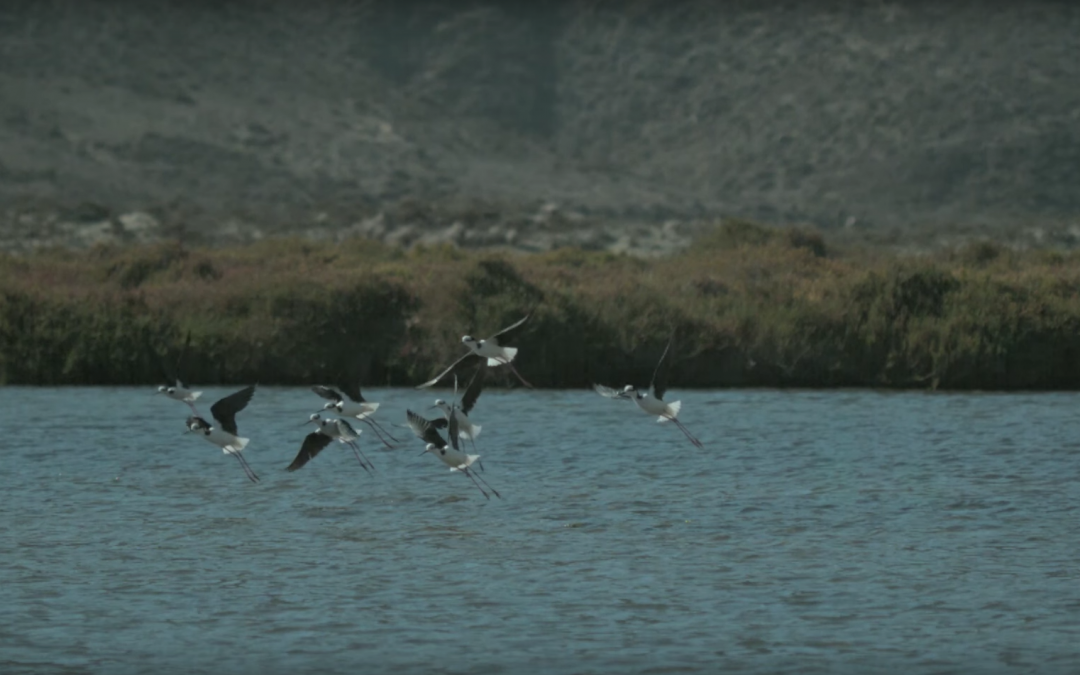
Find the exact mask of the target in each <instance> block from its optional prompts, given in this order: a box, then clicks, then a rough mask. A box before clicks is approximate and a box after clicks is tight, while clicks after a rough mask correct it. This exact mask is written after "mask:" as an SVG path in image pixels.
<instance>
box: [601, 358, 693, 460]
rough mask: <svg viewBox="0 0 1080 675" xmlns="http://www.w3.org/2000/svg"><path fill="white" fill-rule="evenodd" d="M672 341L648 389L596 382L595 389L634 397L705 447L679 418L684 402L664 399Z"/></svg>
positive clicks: (646, 409)
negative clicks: (618, 388) (667, 360)
mask: <svg viewBox="0 0 1080 675" xmlns="http://www.w3.org/2000/svg"><path fill="white" fill-rule="evenodd" d="M672 341H673V338H672V339H669V340H668V343H667V347H665V348H664V353H663V354H661V355H660V361H659V363H657V364H656V370H654V371H653V377H652V382H651V383H650V384H649V388H648V389H647V390H645V391H641V390H640V389H638V388H637V387H635V386H634V385H632V384H628V385H626V386H625V387H623V389H622V391H621V392H620V391H618V390H616V389H612V388H610V387H605V386H604V385H600V384H594V385H593V389H595V390H596V392H597V393H598V394H600V395H601V396H604V397H606V398H612V399H624V398H629V399H633V401H634V402H635V403H637V405H638V407H639V408H641V409H642V410H643V411H644V412H646V413H648V414H650V415H656V421H657V422H660V423H663V422H674V423H675V426H677V427H679V429H680V430H682V432H683V433H684V434H686V437H687V438H688V439H689V440H690V442H691V443H693V444H694V445H695V446H696V447H699V448H703V447H704V446H703V445H702V444H701V441H699V440H698V439H697V438H695V437H694V435H693V434H691V433H690V430H689V429H687V428H686V427H685V426H684V425H683V423H682V422H680V421H679V419H678V416H679V410H681V409H682V402H681V401H672V402H671V403H667V402H665V401H664V393H665V392H667V366H666V363H665V360H666V358H667V355H668V351H670V350H671V343H672Z"/></svg>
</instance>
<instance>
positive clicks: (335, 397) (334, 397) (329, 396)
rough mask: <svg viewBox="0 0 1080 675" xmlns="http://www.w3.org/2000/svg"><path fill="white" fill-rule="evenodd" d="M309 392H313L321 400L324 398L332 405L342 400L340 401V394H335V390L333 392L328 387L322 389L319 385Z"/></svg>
mask: <svg viewBox="0 0 1080 675" xmlns="http://www.w3.org/2000/svg"><path fill="white" fill-rule="evenodd" d="M311 391H313V392H315V393H316V394H318V395H319V396H322V397H323V398H325V399H326V400H328V401H333V402H334V403H337V402H338V401H340V400H342V399H341V394H339V393H337V391H336V390H334V389H332V388H330V387H324V386H323V385H321V384H320V385H316V386H314V387H312V388H311Z"/></svg>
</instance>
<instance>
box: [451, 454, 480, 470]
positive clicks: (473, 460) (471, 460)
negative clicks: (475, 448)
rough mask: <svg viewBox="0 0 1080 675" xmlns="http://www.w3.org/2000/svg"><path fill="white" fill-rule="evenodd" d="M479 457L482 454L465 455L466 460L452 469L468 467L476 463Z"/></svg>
mask: <svg viewBox="0 0 1080 675" xmlns="http://www.w3.org/2000/svg"><path fill="white" fill-rule="evenodd" d="M478 459H480V455H465V461H464V462H462V463H461V464H458V465H457V466H455V467H453V468H451V469H450V470H451V471H461V470H462V469H467V468H469V467H470V466H472V465H473V464H475V463H476V460H478Z"/></svg>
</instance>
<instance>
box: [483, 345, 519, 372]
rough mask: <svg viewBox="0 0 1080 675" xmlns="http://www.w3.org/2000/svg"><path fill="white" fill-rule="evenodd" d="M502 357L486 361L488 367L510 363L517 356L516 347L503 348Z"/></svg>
mask: <svg viewBox="0 0 1080 675" xmlns="http://www.w3.org/2000/svg"><path fill="white" fill-rule="evenodd" d="M502 350H503V355H502V356H501V357H499V358H497V359H488V367H489V368H494V367H495V366H501V365H502V364H504V363H510V362H511V361H513V360H514V357H515V356H517V347H503V348H502Z"/></svg>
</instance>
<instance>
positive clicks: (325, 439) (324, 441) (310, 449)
mask: <svg viewBox="0 0 1080 675" xmlns="http://www.w3.org/2000/svg"><path fill="white" fill-rule="evenodd" d="M332 440H334V439H332V438H330V437H329V436H327V435H326V434H324V433H321V432H318V431H312V432H311V433H310V434H308V435H307V436H305V437H304V443H303V445H301V446H300V452H298V453H296V459H294V460H293V461H292V464H290V465H289V466H287V467H285V470H286V471H296V470H297V469H299V468H300V467H302V466H304V465H305V464H307V463H308V462H310V461H311V460H312V459H314V458H315V455H317V454H319V452H321V451H322V449H323V448H325V447H326V446H328V445H330V441H332Z"/></svg>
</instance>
